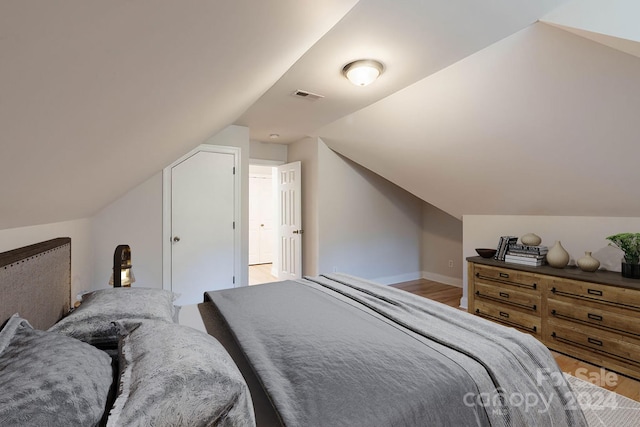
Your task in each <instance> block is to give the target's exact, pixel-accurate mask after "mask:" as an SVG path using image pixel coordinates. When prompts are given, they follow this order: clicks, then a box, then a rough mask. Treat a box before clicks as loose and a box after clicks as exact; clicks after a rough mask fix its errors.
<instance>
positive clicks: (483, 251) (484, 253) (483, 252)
mask: <svg viewBox="0 0 640 427" xmlns="http://www.w3.org/2000/svg"><path fill="white" fill-rule="evenodd" d="M476 252H478V255H480V256H481V257H482V258H491V257H492V256H494V255H495V254H496V249H487V248H479V249H476Z"/></svg>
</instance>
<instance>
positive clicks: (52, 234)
mask: <svg viewBox="0 0 640 427" xmlns="http://www.w3.org/2000/svg"><path fill="white" fill-rule="evenodd" d="M56 237H70V238H71V298H72V300H75V296H76V295H77V294H78V293H80V292H81V291H83V290H86V289H91V286H92V282H93V276H92V262H93V261H92V259H93V256H92V246H91V238H90V224H89V221H88V220H86V219H80V220H75V221H65V222H57V223H53V224H44V225H34V226H30V227H18V228H9V229H5V230H1V231H0V252H4V251H9V250H11V249H17V248H20V247H22V246H27V245H32V244H34V243H39V242H42V241H44V240H50V239H55V238H56ZM107 280H108V278H107Z"/></svg>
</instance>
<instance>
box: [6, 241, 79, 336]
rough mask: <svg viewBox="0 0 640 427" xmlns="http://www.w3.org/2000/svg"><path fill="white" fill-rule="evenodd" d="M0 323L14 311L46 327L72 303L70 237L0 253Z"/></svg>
mask: <svg viewBox="0 0 640 427" xmlns="http://www.w3.org/2000/svg"><path fill="white" fill-rule="evenodd" d="M0 297H1V298H0V324H4V322H6V320H7V319H8V318H9V317H11V315H13V314H14V313H19V314H20V316H21V317H22V318H24V319H27V320H28V321H29V323H31V325H32V326H33V327H34V328H37V329H47V328H49V327H50V326H51V325H53V324H54V323H55V322H57V321H58V320H60V318H61V317H62V316H63V315H64V314H65V313H66V312H67V311H68V310H69V307H70V304H71V239H70V238H68V237H60V238H57V239H52V240H47V241H45V242H41V243H36V244H34V245H29V246H25V247H23V248H18V249H13V250H11V251H8V252H3V253H0Z"/></svg>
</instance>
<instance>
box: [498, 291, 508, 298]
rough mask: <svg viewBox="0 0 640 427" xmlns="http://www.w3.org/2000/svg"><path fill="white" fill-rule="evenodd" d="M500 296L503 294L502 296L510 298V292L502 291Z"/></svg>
mask: <svg viewBox="0 0 640 427" xmlns="http://www.w3.org/2000/svg"><path fill="white" fill-rule="evenodd" d="M500 296H501V297H502V298H509V294H508V293H506V292H500Z"/></svg>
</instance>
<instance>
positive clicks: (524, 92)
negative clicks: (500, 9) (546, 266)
mask: <svg viewBox="0 0 640 427" xmlns="http://www.w3.org/2000/svg"><path fill="white" fill-rule="evenodd" d="M614 3H615V2H614ZM612 4H613V3H612ZM600 5H602V2H601V3H600ZM618 13H620V11H618ZM600 15H601V16H606V14H603V13H602V10H600ZM634 16H637V15H634ZM554 25H556V26H558V25H559V24H558V22H555V23H554ZM590 32H591V31H590ZM575 33H576V31H572V32H567V31H564V30H560V29H558V28H554V27H553V26H550V25H547V24H542V23H537V24H535V25H532V26H530V27H528V28H526V29H525V30H522V31H520V32H518V33H516V34H514V35H512V36H510V37H508V38H506V39H504V40H502V41H500V42H498V43H495V44H493V45H492V46H490V47H488V48H486V49H484V50H481V51H479V52H477V53H475V54H473V55H471V56H469V57H467V58H465V59H463V60H462V61H459V62H457V63H456V64H453V65H452V66H450V67H448V68H446V69H444V70H442V71H440V72H438V73H435V74H433V75H431V76H429V77H427V78H425V79H423V80H421V81H419V82H417V83H415V84H413V85H411V86H409V87H407V88H405V89H403V90H401V91H399V92H397V93H395V94H393V95H391V96H389V97H387V98H385V99H383V100H380V101H378V102H377V103H375V104H373V105H371V106H369V107H367V108H364V109H362V110H360V111H358V112H355V113H353V114H350V115H348V116H345V117H343V118H341V119H339V120H337V121H335V122H333V123H332V124H330V125H328V126H325V127H323V128H321V129H320V130H318V132H317V135H319V136H320V137H322V139H323V140H324V141H325V142H326V143H327V144H328V145H329V146H330V147H331V148H333V149H334V150H336V151H338V152H340V153H341V154H343V155H345V156H347V157H349V158H351V159H352V160H354V161H356V162H358V163H360V164H362V165H364V166H365V167H367V168H369V169H371V170H373V171H375V172H377V173H379V174H380V175H382V176H384V177H385V178H387V179H389V180H390V181H392V182H394V183H396V184H398V185H400V186H401V187H403V188H405V189H407V190H408V191H410V192H412V193H413V194H415V195H417V196H418V197H420V198H422V199H423V200H425V201H428V202H429V203H431V204H433V205H435V206H437V207H438V208H440V209H442V210H444V211H446V212H448V213H449V214H451V215H453V216H455V217H458V218H460V217H461V216H463V215H465V214H514V215H517V214H527V215H585V216H631V217H633V216H639V215H640V189H639V188H638V186H637V185H636V182H638V179H639V178H640V173H639V172H638V167H637V161H636V159H638V158H639V157H640V144H638V136H639V135H640V121H639V120H638V111H640V58H637V57H635V56H632V55H629V54H627V53H623V52H621V51H619V50H614V49H611V48H610V47H607V46H605V45H603V44H602V43H600V42H598V43H596V42H593V41H591V40H587V39H586V38H584V37H578V36H577V35H575Z"/></svg>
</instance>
